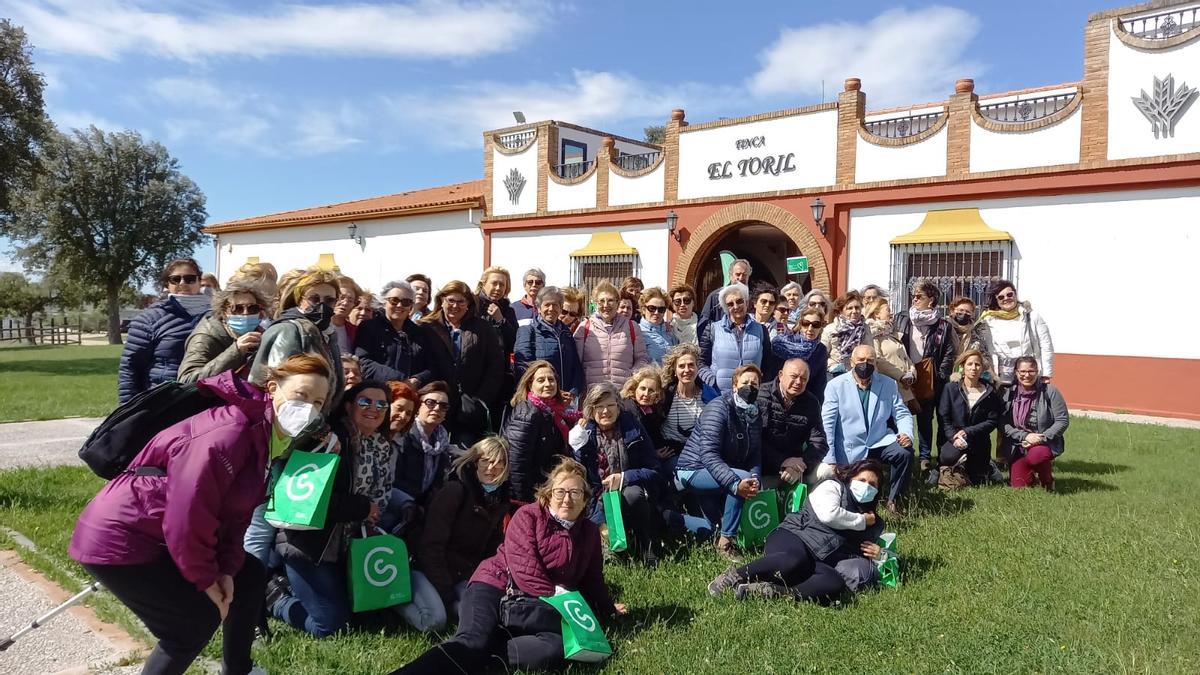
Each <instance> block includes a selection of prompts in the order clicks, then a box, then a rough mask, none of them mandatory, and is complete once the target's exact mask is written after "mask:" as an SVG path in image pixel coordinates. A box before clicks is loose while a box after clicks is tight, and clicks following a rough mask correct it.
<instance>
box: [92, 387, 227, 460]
mask: <svg viewBox="0 0 1200 675" xmlns="http://www.w3.org/2000/svg"><path fill="white" fill-rule="evenodd" d="M222 403H224V400H223V399H221V398H219V397H217V396H214V395H212V394H209V393H206V392H204V391H202V390H201V389H200V387H199V386H197V385H196V384H180V383H179V382H163V383H162V384H158V385H155V386H153V387H151V388H150V389H148V390H146V391H143V392H142V393H140V394H138V395H137V396H134V397H133V398H131V399H129V400H128V401H126V402H125V403H123V404H121V405H119V406H117V409H116V410H114V411H112V412H111V413H110V414H109V415H108V417H106V418H104V421H103V422H101V423H100V426H98V427H96V429H95V430H94V431H92V434H91V435H90V436H88V438H87V440H86V441H84V442H83V447H81V448H79V459H82V460H83V461H84V463H85V464H87V465H88V467H89V468H90V469H91V470H92V472H93V473H95V474H96V475H97V476H100V477H101V478H104V479H107V480H112V479H113V478H116V477H117V476H119V475H121V473H123V472H124V471H125V469H126V468H127V467H128V466H129V463H130V462H131V461H133V458H134V457H136V456H137V454H138V453H139V452H141V451H142V448H144V447H146V444H147V443H149V442H150V439H152V438H154V436H155V435H156V434H157V433H158V432H160V431H162V430H163V429H166V428H167V427H169V426H171V425H173V424H176V423H178V422H182V421H183V420H185V419H187V418H189V417H191V416H192V415H197V414H199V413H202V412H204V411H205V410H208V409H209V408H215V407H216V406H218V405H221V404H222Z"/></svg>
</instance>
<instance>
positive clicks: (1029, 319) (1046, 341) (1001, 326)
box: [983, 303, 1054, 377]
mask: <svg viewBox="0 0 1200 675" xmlns="http://www.w3.org/2000/svg"><path fill="white" fill-rule="evenodd" d="M1017 311H1018V312H1019V313H1020V317H1018V318H1016V319H1013V320H1011V321H1008V320H1005V319H1000V318H997V317H994V316H989V317H987V318H986V319H984V320H983V322H984V324H986V325H987V329H988V334H989V337H990V338H991V350H990V351H991V355H992V367H993V369H992V372H993V373H997V372H1000V371H999V367H1000V357H1005V358H1008V359H1015V358H1017V357H1018V356H1026V355H1032V356H1033V357H1034V358H1036V359H1037V362H1038V374H1039V375H1041V376H1043V377H1051V376H1053V375H1054V342H1053V341H1051V339H1050V329H1049V328H1047V327H1046V322H1045V321H1043V320H1042V317H1041V316H1039V315H1038V313H1037V312H1035V311H1033V310H1032V309H1030V307H1029V305H1028V303H1022V304H1021V306H1020V307H1018V308H1017Z"/></svg>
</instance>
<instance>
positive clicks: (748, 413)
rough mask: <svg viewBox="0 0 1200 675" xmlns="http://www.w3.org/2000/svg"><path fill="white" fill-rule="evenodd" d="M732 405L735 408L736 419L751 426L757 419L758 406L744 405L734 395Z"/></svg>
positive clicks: (743, 402) (740, 399) (744, 403)
mask: <svg viewBox="0 0 1200 675" xmlns="http://www.w3.org/2000/svg"><path fill="white" fill-rule="evenodd" d="M733 405H734V406H735V407H736V408H737V413H738V417H740V418H741V419H742V421H743V422H745V423H746V424H751V423H753V422H754V420H756V419H758V406H757V405H755V404H754V403H746V402H745V401H743V400H742V397H741V396H738V395H737V394H736V393H735V394H734V395H733Z"/></svg>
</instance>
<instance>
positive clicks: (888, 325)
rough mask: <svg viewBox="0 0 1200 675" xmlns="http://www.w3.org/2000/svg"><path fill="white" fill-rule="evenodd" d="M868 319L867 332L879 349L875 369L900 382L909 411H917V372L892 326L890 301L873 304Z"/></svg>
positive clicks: (879, 300) (867, 314) (902, 396)
mask: <svg viewBox="0 0 1200 675" xmlns="http://www.w3.org/2000/svg"><path fill="white" fill-rule="evenodd" d="M863 315H864V316H865V317H866V319H867V330H868V332H869V333H870V335H871V340H872V343H873V344H874V345H875V368H876V369H877V370H878V371H879V372H881V373H883V374H884V375H887V376H888V377H890V378H892V379H893V380H895V381H896V384H898V385H900V398H902V399H904V402H905V403H906V404H908V408H909V410H916V409H918V408H919V407H920V406H918V405H917V402H916V397H915V396H913V391H912V385H913V383H914V382H916V381H917V369H916V368H915V367H913V364H912V361H910V360H909V358H908V350H907V349H905V348H904V344H903V343H901V342H900V336H899V334H898V333H896V327H895V324H893V323H892V308H891V306H890V305H888V301H887V300H884V299H882V298H876V299H875V300H872V301H871V302H870V303H869V304H868V305H867V306H866V309H865V310H864V312H863Z"/></svg>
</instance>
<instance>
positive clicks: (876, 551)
mask: <svg viewBox="0 0 1200 675" xmlns="http://www.w3.org/2000/svg"><path fill="white" fill-rule="evenodd" d="M882 476H883V465H882V464H880V463H879V462H878V461H876V460H873V459H864V460H862V461H859V462H855V463H853V464H850V465H848V466H841V467H838V468H837V470H836V472H835V473H834V477H833V478H829V479H826V480H825V481H823V482H821V483H820V484H819V485H817V487H816V488H815V489H813V492H812V495H810V496H809V498H808V501H807V502H805V504H804V508H803V509H801V510H800V512H798V513H789V514H788V515H787V517H786V518H784V519H783V522H782V523H780V524H779V527H777V528H775V531H774V532H772V533H771V534H770V535H769V536H768V537H767V542H766V547H765V549H764V552H763V556H762V557H761V558H759V559H758V560H755V561H754V562H752V563H750V564H748V565H743V566H742V567H730V568H729V569H727V570H725V571H724V572H722V573H720V574H719V575H717V578H716V579H713V580H712V582H711V583H709V584H708V592H709V593H710V594H711V595H713V596H714V597H715V596H719V595H721V594H722V593H724V592H725V591H728V590H733V591H734V593H735V595H736V597H737V599H738V600H742V599H745V598H746V597H747V596H758V597H765V598H772V597H778V596H789V597H794V598H796V599H797V600H814V601H816V602H821V603H827V602H830V601H832V600H833V599H835V598H837V597H838V596H839V595H841V594H842V592H843V591H845V590H846V582H845V580H844V579H843V577H842V575H841V574H840V573H839V568H844V567H846V566H845V565H840V564H839V563H842V562H843V561H850V560H852V559H854V558H858V559H862V558H864V557H866V558H872V559H876V558H878V557H879V556H880V555H883V553H882V552H881V551H880V548H879V545H878V544H876V543H875V540H876V539H878V538H879V535H880V534H881V533H882V532H883V519H881V518H879V517H878V516H877V515H875V509H876V507H877V506H878V505H879V483H880V479H881V477H882Z"/></svg>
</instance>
